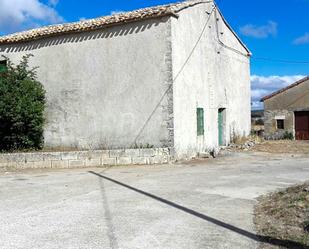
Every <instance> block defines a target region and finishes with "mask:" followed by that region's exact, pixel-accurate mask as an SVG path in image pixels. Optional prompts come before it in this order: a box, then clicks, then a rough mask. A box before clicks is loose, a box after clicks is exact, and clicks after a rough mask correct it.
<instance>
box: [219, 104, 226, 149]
mask: <svg viewBox="0 0 309 249" xmlns="http://www.w3.org/2000/svg"><path fill="white" fill-rule="evenodd" d="M225 113H226V109H225V108H220V109H218V142H219V146H224V145H226V144H225Z"/></svg>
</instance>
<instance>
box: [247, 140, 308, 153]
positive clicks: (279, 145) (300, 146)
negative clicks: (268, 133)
mask: <svg viewBox="0 0 309 249" xmlns="http://www.w3.org/2000/svg"><path fill="white" fill-rule="evenodd" d="M253 151H257V152H268V153H290V154H309V141H292V140H276V141H264V142H262V143H260V144H257V145H256V146H255V147H254V148H253Z"/></svg>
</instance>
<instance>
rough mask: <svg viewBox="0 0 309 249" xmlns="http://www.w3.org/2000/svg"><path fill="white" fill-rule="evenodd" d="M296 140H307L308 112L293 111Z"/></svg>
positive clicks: (308, 136)
mask: <svg viewBox="0 0 309 249" xmlns="http://www.w3.org/2000/svg"><path fill="white" fill-rule="evenodd" d="M295 135H296V140H309V112H295Z"/></svg>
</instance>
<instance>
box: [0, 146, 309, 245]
mask: <svg viewBox="0 0 309 249" xmlns="http://www.w3.org/2000/svg"><path fill="white" fill-rule="evenodd" d="M308 179H309V156H308V155H307V156H301V155H298V156H291V155H275V154H262V153H252V152H251V153H239V154H232V155H230V156H227V157H224V158H218V159H214V160H205V161H197V162H189V163H184V164H176V165H165V166H137V167H114V168H109V169H106V168H105V169H104V168H95V169H76V170H54V171H53V170H36V171H23V172H11V173H8V172H6V173H1V174H0V248H3V249H9V248H12V249H13V248H14V249H17V248H26V249H27V248H29V249H30V248H31V249H32V248H33V249H36V248H44V249H45V248H46V249H50V248H55V249H56V248H57V249H58V248H74V249H75V248H91V249H95V248H100V249H101V248H113V249H114V248H115V249H118V248H119V249H120V248H123V249H124V248H127V249H135V248H147V249H148V248H168V249H174V248H175V249H181V248H184V249H196V248H203V249H205V248H211V249H213V248H215V249H217V248H219V249H220V248H228V249H232V248H237V249H240V248H246V249H247V248H256V247H257V245H258V243H257V240H258V238H257V236H255V232H254V225H253V222H252V219H253V206H254V204H255V203H256V200H255V198H256V197H258V196H259V195H262V194H265V193H267V192H269V191H273V190H276V189H279V188H285V187H287V186H290V185H293V184H296V183H299V182H303V181H306V180H308Z"/></svg>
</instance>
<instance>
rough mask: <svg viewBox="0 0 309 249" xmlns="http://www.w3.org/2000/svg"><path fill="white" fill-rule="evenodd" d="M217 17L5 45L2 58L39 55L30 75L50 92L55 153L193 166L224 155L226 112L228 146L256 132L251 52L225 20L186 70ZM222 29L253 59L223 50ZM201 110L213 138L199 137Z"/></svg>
mask: <svg viewBox="0 0 309 249" xmlns="http://www.w3.org/2000/svg"><path fill="white" fill-rule="evenodd" d="M212 8H213V4H212V3H201V4H197V5H195V6H192V7H189V8H185V9H183V10H181V11H180V12H179V13H178V17H175V16H173V15H172V16H165V17H160V18H154V19H148V20H140V21H136V22H132V23H128V24H123V25H117V26H112V27H106V28H104V29H99V30H96V31H88V32H81V33H72V34H62V35H57V36H52V37H46V38H41V39H37V40H33V41H28V42H20V43H13V44H0V55H5V56H7V57H9V58H10V59H11V60H12V61H13V62H15V63H18V61H19V60H20V59H21V57H22V56H23V55H25V54H29V53H31V54H33V55H34V57H32V58H31V61H30V62H31V66H39V69H38V79H39V80H40V81H41V82H42V84H43V85H44V87H45V89H46V91H47V108H46V125H45V133H44V137H45V145H46V147H70V148H72V147H73V148H79V149H110V148H131V147H134V145H135V144H138V145H142V146H154V147H170V148H171V149H172V151H174V152H175V156H176V157H179V158H183V157H190V156H193V155H195V154H196V153H197V152H203V151H209V150H213V149H215V148H218V121H217V120H218V109H219V108H225V125H224V127H225V128H224V143H226V144H228V143H229V141H230V138H231V136H232V135H233V134H235V135H240V136H242V135H248V134H249V132H250V66H249V56H246V54H248V51H247V50H246V49H245V47H244V46H243V45H242V44H241V43H240V41H239V40H238V39H237V38H236V36H235V35H234V33H233V32H232V31H231V29H230V28H229V27H228V26H227V25H226V23H225V22H224V21H223V19H222V18H221V16H220V14H219V13H218V12H217V13H216V14H215V12H213V13H212V14H211V16H210V20H209V23H208V24H207V28H206V29H205V31H204V32H203V34H202V36H201V39H200V41H199V42H198V44H197V46H196V48H195V49H194V51H193V53H192V56H190V59H189V60H188V61H187V63H186V65H185V66H184V67H183V65H184V63H185V61H186V60H187V58H188V57H189V55H190V54H191V51H192V49H193V46H194V44H196V42H197V40H198V39H199V36H200V34H201V32H202V30H203V27H204V25H205V22H206V20H207V19H208V17H209V15H208V14H207V13H206V11H208V12H211V10H212ZM216 16H217V17H216ZM216 18H218V21H217V19H216ZM216 23H217V24H218V30H219V35H220V40H221V41H222V42H223V43H224V44H225V45H227V46H230V47H232V48H233V49H235V50H237V51H240V52H241V53H243V54H244V55H241V54H239V53H238V52H235V51H232V50H230V49H227V48H224V47H223V46H222V45H220V44H219V42H218V37H217V31H216ZM221 32H222V34H221ZM182 67H183V69H182V70H181V73H179V71H180V69H181V68H182ZM178 73H179V75H178ZM177 75H178V76H177ZM176 76H177V79H176V80H174V79H175V77H176ZM197 107H200V108H204V112H205V114H204V123H205V133H204V136H197V118H196V108H197Z"/></svg>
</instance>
